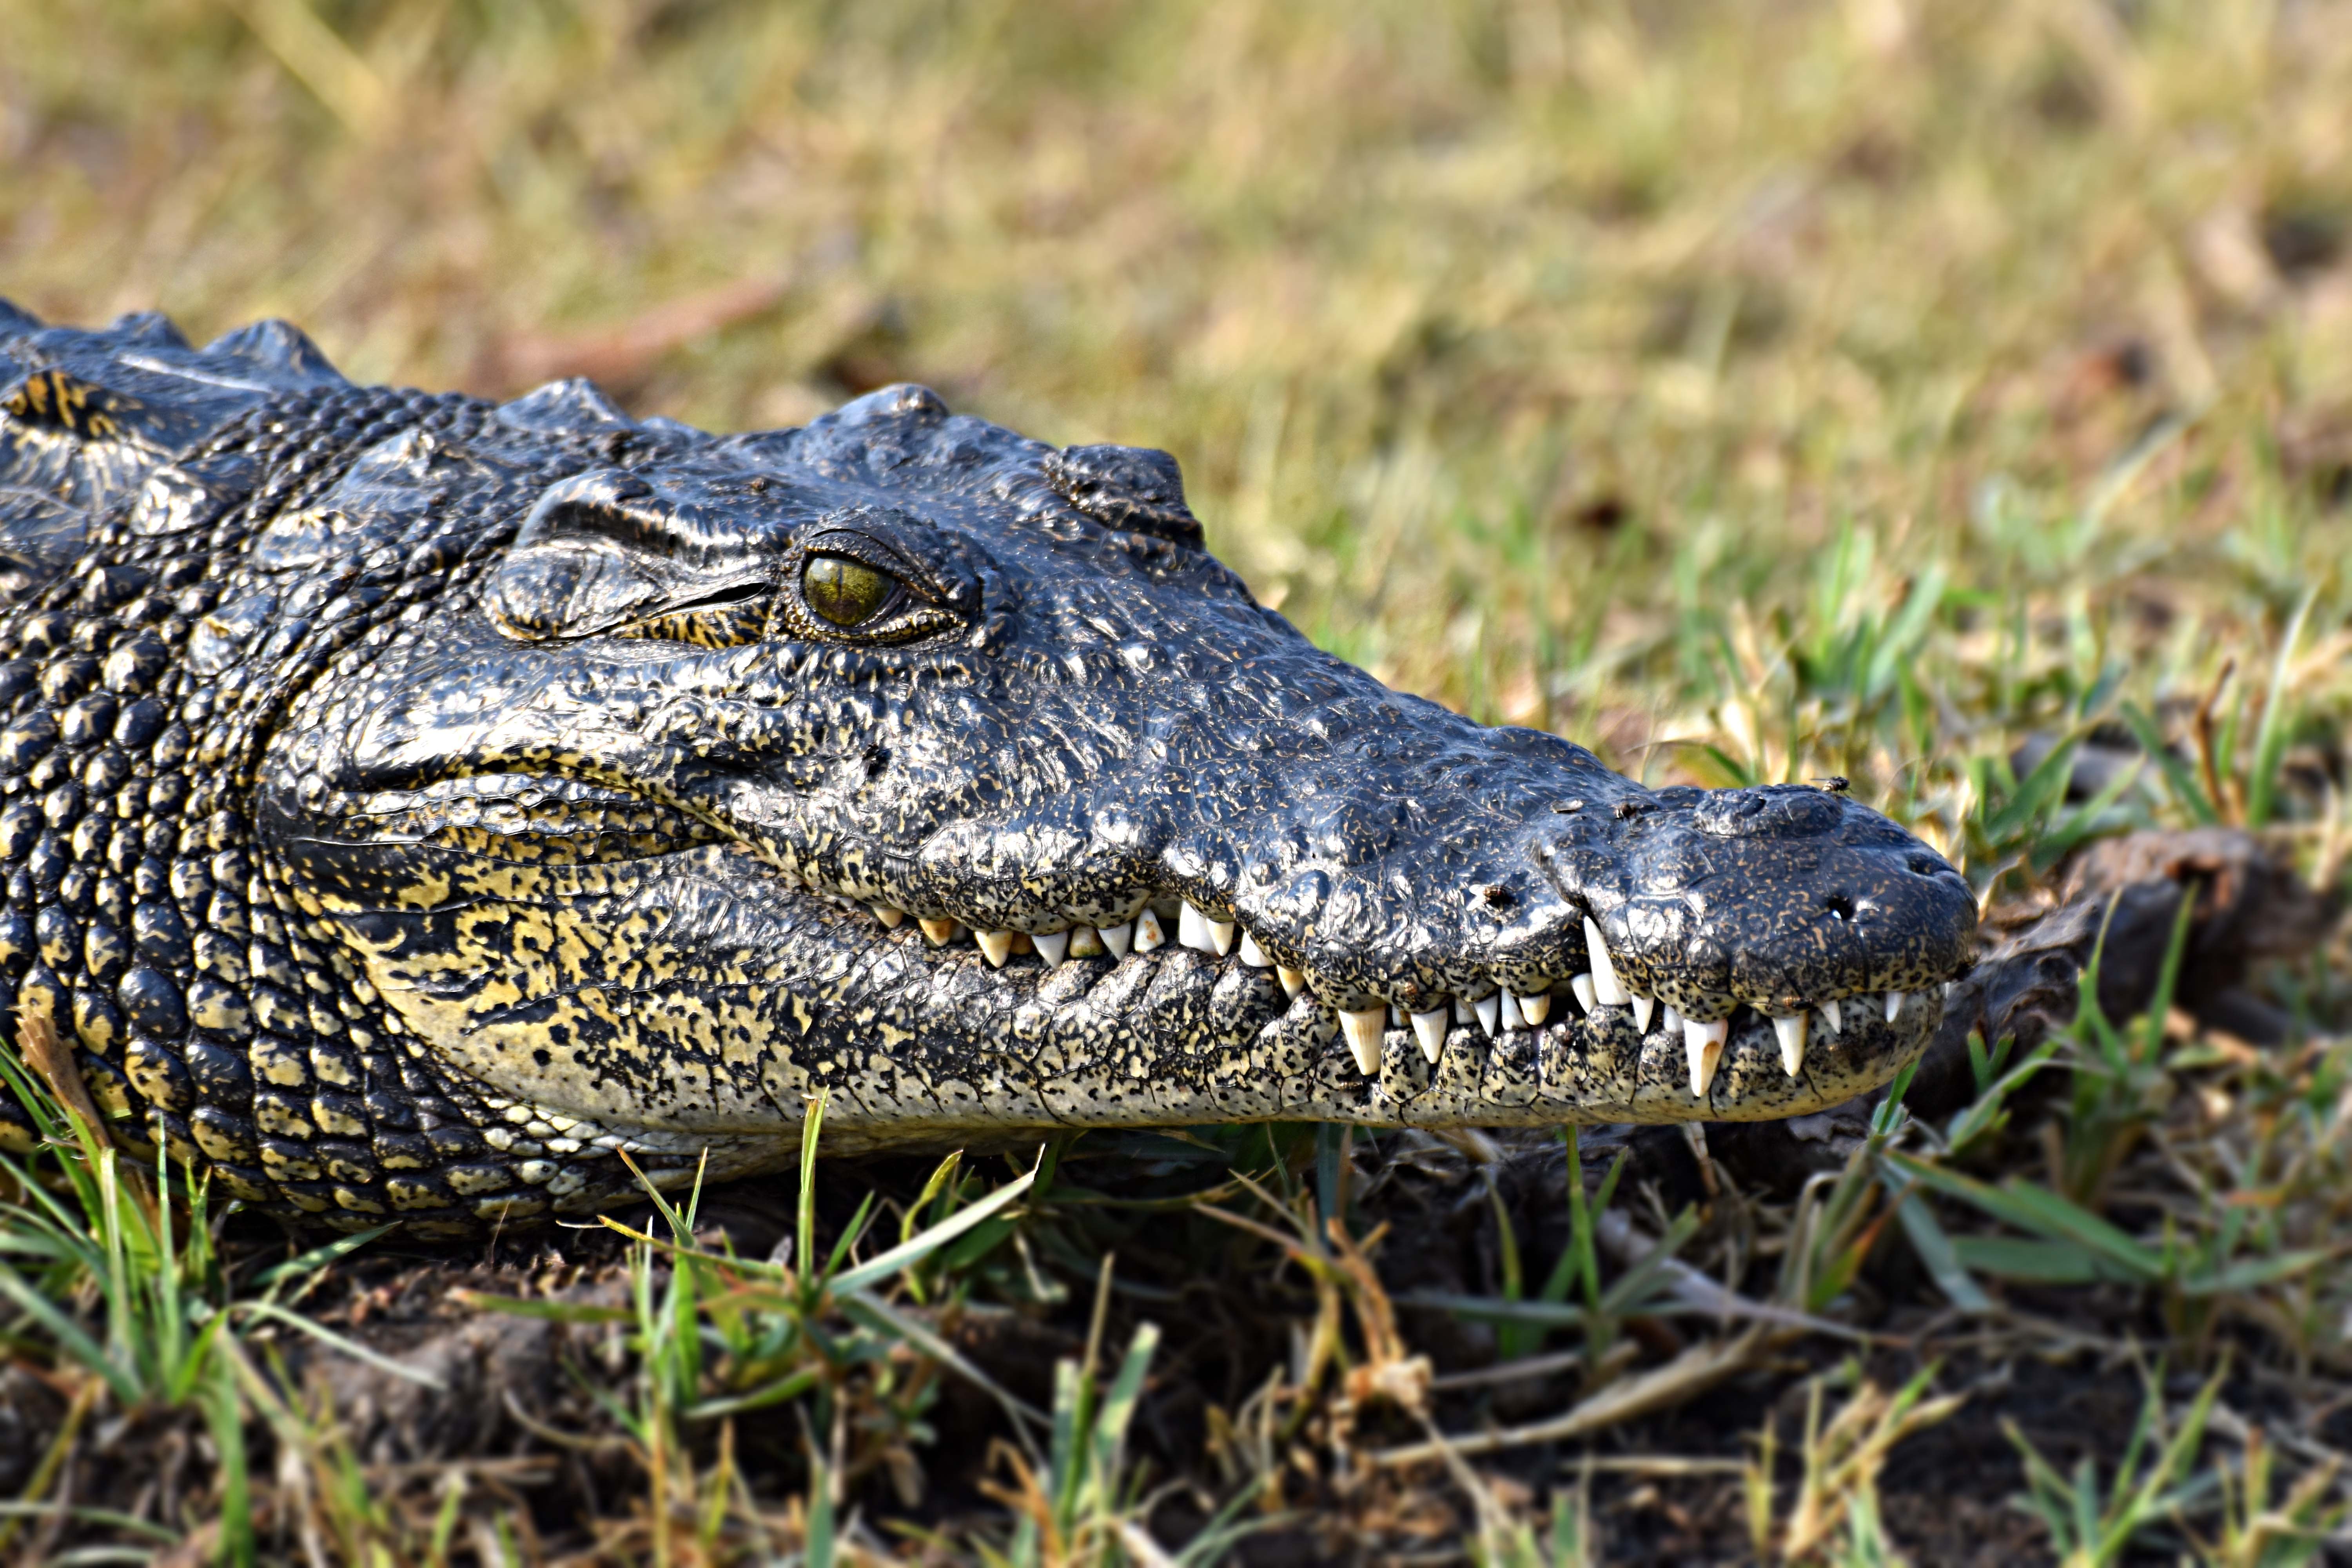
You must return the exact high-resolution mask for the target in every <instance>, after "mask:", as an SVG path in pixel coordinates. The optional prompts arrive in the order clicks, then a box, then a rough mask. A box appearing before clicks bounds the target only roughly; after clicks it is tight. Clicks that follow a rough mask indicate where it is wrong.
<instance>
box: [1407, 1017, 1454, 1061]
mask: <svg viewBox="0 0 2352 1568" xmlns="http://www.w3.org/2000/svg"><path fill="white" fill-rule="evenodd" d="M1448 1011H1450V1009H1448V1008H1447V1007H1446V1005H1444V1003H1442V1002H1441V1003H1439V1004H1438V1005H1436V1006H1434V1007H1432V1008H1431V1009H1430V1010H1429V1011H1428V1012H1426V1013H1415V1014H1414V1015H1413V1016H1412V1032H1413V1037H1414V1038H1416V1039H1418V1040H1419V1041H1420V1042H1421V1054H1422V1055H1423V1056H1425V1057H1427V1058H1429V1065H1430V1066H1431V1067H1435V1066H1436V1065H1437V1056H1438V1053H1439V1052H1440V1051H1443V1050H1444V1048H1445V1016H1446V1014H1447V1012H1448Z"/></svg>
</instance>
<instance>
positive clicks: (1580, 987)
mask: <svg viewBox="0 0 2352 1568" xmlns="http://www.w3.org/2000/svg"><path fill="white" fill-rule="evenodd" d="M1568 988H1569V989H1570V991H1573V992H1575V993H1576V1005H1578V1006H1580V1007H1581V1008H1583V1009H1584V1010H1585V1011H1586V1012H1587V1013H1590V1012H1591V1011H1592V1010H1593V1009H1594V1008H1595V1007H1598V1006H1600V1005H1601V998H1600V997H1599V996H1598V995H1596V994H1594V992H1593V989H1592V976H1591V975H1590V974H1580V975H1578V976H1576V978H1574V979H1573V980H1570V982H1569V983H1568Z"/></svg>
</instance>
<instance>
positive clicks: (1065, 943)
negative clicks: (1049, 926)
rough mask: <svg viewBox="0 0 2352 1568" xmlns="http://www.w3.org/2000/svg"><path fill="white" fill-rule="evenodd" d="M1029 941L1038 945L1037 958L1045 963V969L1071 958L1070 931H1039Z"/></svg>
mask: <svg viewBox="0 0 2352 1568" xmlns="http://www.w3.org/2000/svg"><path fill="white" fill-rule="evenodd" d="M1029 940H1030V941H1031V942H1034V943H1036V946H1037V956H1038V957H1040V958H1042V959H1044V960H1045V967H1046V968H1048V969H1051V968H1053V967H1054V966H1055V964H1057V963H1061V962H1062V960H1063V959H1065V958H1066V957H1068V956H1069V953H1070V933H1069V932H1068V931H1038V932H1035V933H1033V934H1032V935H1031V936H1030V938H1029Z"/></svg>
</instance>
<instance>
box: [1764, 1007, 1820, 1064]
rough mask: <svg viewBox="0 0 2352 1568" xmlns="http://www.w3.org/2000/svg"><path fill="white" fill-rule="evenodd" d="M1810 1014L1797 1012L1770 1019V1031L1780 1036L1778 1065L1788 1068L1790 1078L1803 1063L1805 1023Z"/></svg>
mask: <svg viewBox="0 0 2352 1568" xmlns="http://www.w3.org/2000/svg"><path fill="white" fill-rule="evenodd" d="M1811 1016H1812V1015H1811V1014H1810V1013H1797V1014H1792V1015H1790V1016H1788V1017H1786V1018H1774V1019H1773V1020H1772V1032H1773V1033H1774V1034H1776V1035H1778V1036H1780V1065H1781V1066H1782V1067H1783V1068H1787V1069H1788V1073H1789V1076H1790V1078H1794V1077H1796V1076H1797V1069H1798V1068H1801V1067H1803V1066H1804V1065H1805V1025H1806V1021H1807V1020H1808V1019H1809V1018H1811Z"/></svg>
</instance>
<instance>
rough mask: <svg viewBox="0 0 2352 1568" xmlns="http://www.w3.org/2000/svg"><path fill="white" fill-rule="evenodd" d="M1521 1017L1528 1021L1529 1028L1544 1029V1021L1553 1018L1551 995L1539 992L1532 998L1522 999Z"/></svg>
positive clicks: (1520, 1000) (1523, 997)
mask: <svg viewBox="0 0 2352 1568" xmlns="http://www.w3.org/2000/svg"><path fill="white" fill-rule="evenodd" d="M1519 1016H1520V1017H1522V1018H1525V1019H1526V1020H1527V1021H1528V1028H1530V1029H1540V1028H1542V1027H1543V1021H1544V1020H1545V1019H1546V1018H1549V1017H1550V1016H1551V993H1550V992H1549V991H1538V992H1537V993H1536V994H1534V995H1532V996H1522V997H1520V998H1519Z"/></svg>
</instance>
